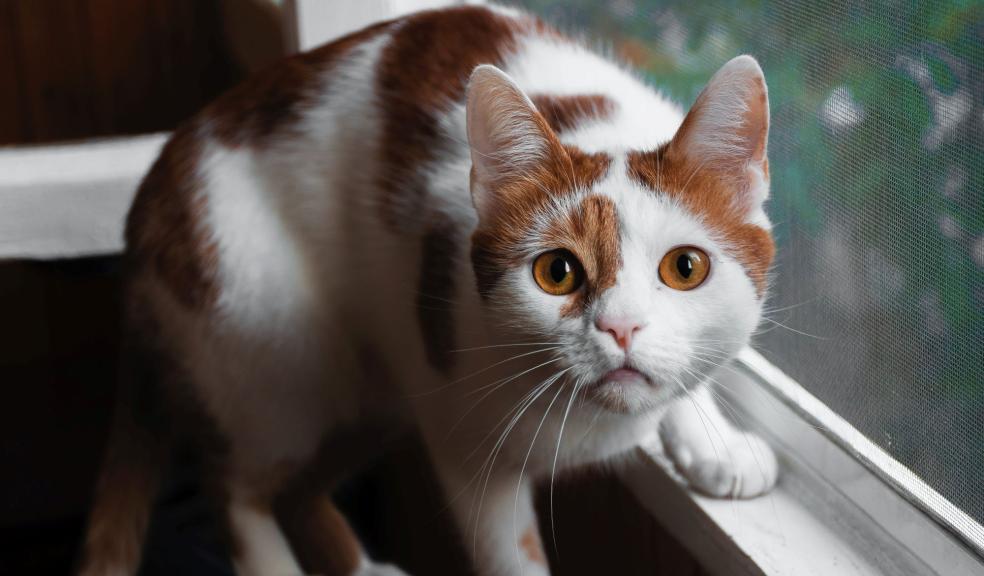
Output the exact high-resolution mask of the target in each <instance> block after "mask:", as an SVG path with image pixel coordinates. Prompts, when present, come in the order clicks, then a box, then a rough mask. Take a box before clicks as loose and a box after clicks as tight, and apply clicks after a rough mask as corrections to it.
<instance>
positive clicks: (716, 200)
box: [628, 128, 775, 296]
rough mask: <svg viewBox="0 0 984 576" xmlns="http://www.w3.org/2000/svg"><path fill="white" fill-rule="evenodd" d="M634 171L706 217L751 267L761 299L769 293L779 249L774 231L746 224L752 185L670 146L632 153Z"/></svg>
mask: <svg viewBox="0 0 984 576" xmlns="http://www.w3.org/2000/svg"><path fill="white" fill-rule="evenodd" d="M683 129H684V128H681V129H680V130H681V131H682V130H683ZM628 166H629V175H630V176H631V177H632V178H634V179H635V180H637V181H638V182H640V183H642V184H643V185H645V186H647V187H648V188H650V189H651V190H653V191H654V192H659V193H665V194H667V195H669V196H670V197H671V198H674V199H676V200H678V201H679V202H680V203H681V204H683V206H685V207H686V208H687V209H688V210H690V211H691V212H693V213H694V214H696V215H698V216H700V217H701V218H702V219H703V221H704V222H705V223H706V224H707V225H708V226H709V227H710V228H711V230H712V231H714V232H715V233H717V234H718V235H720V237H721V239H722V240H723V241H724V243H725V244H726V246H727V249H728V250H729V252H730V253H731V254H732V256H734V258H735V259H737V260H738V261H739V262H741V264H742V265H743V266H744V267H745V270H746V271H747V273H748V276H749V277H750V278H751V279H752V282H753V283H754V284H755V287H756V290H757V291H758V293H759V296H761V295H763V294H764V293H765V289H766V286H767V284H768V270H769V266H770V265H771V264H772V259H773V257H774V256H775V243H774V242H773V240H772V235H771V234H770V233H769V231H768V230H766V229H764V228H762V227H760V226H756V225H754V224H749V223H748V222H746V221H745V220H746V217H747V215H748V214H747V213H748V208H747V207H746V206H744V205H743V204H742V202H741V201H740V200H738V199H739V198H741V196H742V195H743V194H745V192H746V190H745V189H744V186H747V183H744V182H742V181H741V179H740V178H735V176H734V174H732V173H730V171H722V170H717V169H715V167H714V166H707V165H703V164H701V163H699V162H697V163H695V162H694V161H693V160H691V159H689V158H684V157H682V156H681V155H677V154H673V153H672V150H671V149H670V147H669V146H668V145H665V146H662V147H660V148H659V149H657V150H655V151H651V152H632V153H631V154H629V157H628Z"/></svg>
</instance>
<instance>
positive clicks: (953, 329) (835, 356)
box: [521, 0, 984, 522]
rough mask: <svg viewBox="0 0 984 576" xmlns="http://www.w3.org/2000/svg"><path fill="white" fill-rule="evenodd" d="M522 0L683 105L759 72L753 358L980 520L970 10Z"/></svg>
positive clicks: (980, 102) (981, 419)
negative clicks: (765, 249) (765, 265)
mask: <svg viewBox="0 0 984 576" xmlns="http://www.w3.org/2000/svg"><path fill="white" fill-rule="evenodd" d="M521 4H523V5H525V7H527V8H528V9H530V10H532V11H534V12H536V13H539V14H540V15H542V16H544V17H545V18H546V19H547V20H549V21H551V22H553V23H555V24H557V25H559V26H560V27H561V28H563V29H565V30H572V31H580V32H586V33H587V34H588V35H589V37H590V38H591V39H594V40H596V41H598V42H600V43H602V45H608V46H610V48H611V50H612V52H613V53H615V54H616V55H617V56H619V57H620V58H622V59H624V60H627V61H629V62H630V63H632V64H633V65H634V66H635V67H637V68H639V69H640V70H643V71H645V72H646V73H647V74H648V75H649V77H650V78H651V79H652V81H653V82H654V83H655V84H656V85H657V86H659V87H662V88H663V89H664V91H665V92H666V93H668V94H669V95H670V96H672V97H673V98H674V99H676V100H677V101H678V102H680V103H681V104H683V105H684V106H689V105H690V103H691V102H693V99H694V98H695V97H696V95H697V93H698V92H699V90H700V88H701V87H702V85H703V83H704V82H706V81H707V79H708V78H709V77H710V76H711V75H712V74H713V73H714V71H715V70H716V69H717V68H718V67H719V66H720V65H721V64H723V63H724V62H726V61H727V60H728V59H730V58H731V57H733V56H735V55H737V54H741V53H748V54H752V55H754V56H755V57H757V58H758V59H759V60H760V62H761V64H762V67H763V69H764V70H765V73H766V77H767V79H768V83H769V90H770V98H771V105H772V133H771V140H770V144H769V155H770V168H771V173H772V199H771V203H770V207H769V211H770V214H771V217H772V221H773V222H774V223H775V235H776V239H777V241H778V244H779V253H778V260H777V263H776V266H775V270H774V273H775V279H774V282H773V288H772V296H771V298H770V300H769V303H768V308H769V310H770V311H769V313H768V314H767V315H768V319H767V320H765V321H764V322H763V326H762V329H761V330H760V333H759V335H758V336H757V338H756V347H757V348H758V349H759V350H760V351H761V352H762V353H763V354H764V355H765V356H766V357H768V358H769V359H770V360H771V361H772V362H774V363H775V364H776V365H778V366H779V367H781V368H782V369H784V370H785V371H786V372H787V373H788V374H790V375H791V376H793V377H794V378H796V379H797V380H798V381H799V382H800V383H802V384H803V385H804V386H806V387H807V388H808V389H809V390H810V392H812V393H813V394H814V395H816V396H817V397H819V398H820V399H821V400H823V401H824V402H825V403H827V404H828V405H829V406H830V407H831V408H832V409H834V410H836V411H837V412H838V413H839V414H841V415H842V416H843V417H844V418H846V419H847V420H848V421H849V422H851V423H852V424H853V425H854V426H856V427H857V428H858V429H860V430H861V431H862V432H864V433H865V434H866V435H867V436H868V437H869V438H870V439H871V440H872V441H874V442H876V443H877V444H879V445H880V446H881V447H882V448H883V449H885V450H886V451H887V452H889V453H890V454H892V455H893V456H894V457H895V458H896V459H898V460H899V461H900V462H901V463H903V464H904V465H906V466H908V467H909V468H910V469H912V470H913V471H914V472H915V473H917V474H918V475H919V476H920V477H922V478H923V480H924V481H926V482H927V483H928V484H930V485H931V486H932V487H933V488H935V489H936V490H937V491H938V492H940V493H941V494H942V495H943V496H944V497H946V498H948V499H949V500H950V501H951V502H953V503H954V504H956V505H958V506H959V507H961V508H962V509H963V510H964V511H965V512H967V513H968V514H969V515H970V516H972V517H973V518H975V519H976V520H977V521H978V522H981V521H984V73H982V72H984V70H982V69H984V2H982V1H981V0H976V1H974V0H959V1H952V2H944V1H934V0H927V1H921V2H916V1H906V2H861V1H847V0H845V1H838V0H812V1H809V2H805V1H804V2H788V1H786V2H783V1H774V0H732V1H720V0H716V1H700V2H695V1H693V0H646V1H639V2H631V1H626V0H612V1H602V0H579V1H571V0H563V1H560V0H557V1H555V0H527V1H526V2H522V3H521Z"/></svg>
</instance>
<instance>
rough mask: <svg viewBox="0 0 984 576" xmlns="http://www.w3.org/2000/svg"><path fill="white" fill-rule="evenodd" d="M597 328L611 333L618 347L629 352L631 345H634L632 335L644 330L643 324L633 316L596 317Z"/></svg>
mask: <svg viewBox="0 0 984 576" xmlns="http://www.w3.org/2000/svg"><path fill="white" fill-rule="evenodd" d="M595 328H597V329H598V330H601V331H602V332H608V333H609V334H611V335H612V338H614V339H615V343H616V344H618V347H619V348H621V349H622V350H625V351H626V352H628V350H629V347H630V346H632V337H633V336H635V333H636V332H638V331H639V330H642V325H641V324H640V323H639V322H638V321H636V320H634V319H632V318H605V317H600V318H597V319H595Z"/></svg>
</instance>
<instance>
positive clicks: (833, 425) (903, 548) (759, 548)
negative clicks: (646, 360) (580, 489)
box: [624, 349, 984, 576]
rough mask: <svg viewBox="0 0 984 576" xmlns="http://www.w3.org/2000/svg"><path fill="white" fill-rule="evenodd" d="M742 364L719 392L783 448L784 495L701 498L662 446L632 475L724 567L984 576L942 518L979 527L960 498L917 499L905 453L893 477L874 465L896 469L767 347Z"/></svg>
mask: <svg viewBox="0 0 984 576" xmlns="http://www.w3.org/2000/svg"><path fill="white" fill-rule="evenodd" d="M735 365H736V366H737V367H738V368H737V369H735V368H734V367H729V368H728V369H725V370H721V371H719V372H718V374H716V375H715V378H716V379H717V380H718V382H720V384H719V385H718V386H717V387H716V392H717V394H719V395H721V396H722V397H723V399H724V403H725V405H726V406H727V407H728V409H729V410H733V411H734V412H735V413H736V419H737V423H738V424H739V425H740V426H742V427H745V428H751V429H753V430H755V431H756V432H758V433H759V434H761V435H762V436H763V437H765V438H766V439H767V440H768V441H769V443H770V444H771V445H772V446H773V447H774V448H775V449H776V452H777V455H778V456H779V461H780V467H781V471H780V480H779V484H778V486H777V487H776V488H775V490H774V491H773V492H772V493H770V494H769V495H767V496H765V497H762V498H758V499H755V500H747V501H730V500H711V499H707V498H703V497H700V496H697V495H694V494H692V493H689V492H687V491H685V490H683V489H682V488H680V487H678V486H676V485H675V484H673V483H672V482H671V481H670V480H669V477H668V476H667V475H666V474H665V472H663V468H664V467H665V466H667V461H666V458H665V456H663V455H662V453H661V446H660V445H659V444H658V442H654V443H652V444H651V445H650V446H649V447H648V448H647V449H645V450H640V455H641V463H640V464H638V465H637V466H635V467H634V468H630V469H629V470H628V472H627V473H626V474H625V475H624V478H625V480H626V483H627V485H628V486H629V488H630V489H632V491H633V492H634V493H635V495H636V496H637V497H638V498H639V500H640V502H641V503H642V504H643V505H644V506H645V507H646V508H647V509H648V510H649V511H650V512H651V513H652V514H653V515H654V516H655V517H656V518H657V519H658V520H659V521H660V522H661V523H663V524H664V525H665V526H666V527H667V528H668V529H670V530H671V531H672V532H673V534H674V535H675V536H676V537H677V538H678V539H679V540H680V541H681V542H682V543H683V544H684V545H685V546H686V547H687V548H688V549H690V550H691V552H692V553H693V554H694V555H695V557H697V558H700V559H701V562H702V563H704V564H705V565H706V566H707V567H708V568H709V569H710V570H711V571H712V572H713V573H715V574H721V575H728V576H730V575H733V574H767V575H780V574H781V575H787V574H796V575H799V574H806V575H814V574H815V575H827V574H837V575H842V574H844V575H855V576H858V575H876V574H877V575H893V576H895V575H897V576H903V575H905V576H909V575H919V574H946V575H948V576H949V575H954V576H971V575H977V574H984V560H982V558H981V557H980V556H978V555H977V554H975V552H974V550H973V546H972V545H971V541H968V540H967V539H966V538H963V537H962V536H961V535H960V534H957V533H956V532H955V531H954V530H953V527H952V526H950V525H949V523H948V522H941V520H949V522H952V521H954V520H959V521H970V522H973V521H972V520H969V519H968V518H966V515H965V514H963V513H962V512H959V511H957V512H955V511H954V508H955V507H953V505H952V504H950V503H949V502H946V505H945V506H939V502H938V501H937V500H935V499H929V500H926V501H920V499H918V498H916V499H914V498H912V495H911V493H907V492H906V490H908V489H915V490H917V491H918V490H931V489H930V488H928V486H925V484H924V483H922V481H921V480H919V479H918V477H915V475H914V474H912V473H911V471H908V470H907V469H904V471H903V470H899V467H901V464H899V463H898V462H896V461H895V460H892V461H891V462H892V463H891V464H889V465H887V466H886V467H885V468H884V470H885V471H886V472H887V474H888V476H886V477H883V475H882V474H879V473H876V472H875V471H873V469H872V468H871V466H872V463H871V460H874V461H875V462H876V464H878V465H884V464H885V463H884V462H880V463H879V462H877V458H878V457H877V456H874V457H872V452H871V450H872V449H874V450H879V451H880V449H878V448H877V446H866V443H870V441H869V440H867V438H865V437H864V436H863V435H862V434H861V433H860V432H858V431H857V430H856V429H855V428H853V427H852V426H850V425H849V424H848V423H847V422H846V421H843V419H842V418H840V416H838V415H837V414H836V413H834V412H833V411H831V410H830V409H829V408H828V407H827V406H825V405H823V404H822V403H820V402H819V401H818V400H817V399H816V398H814V397H813V396H812V395H810V394H809V393H808V392H807V391H806V390H804V389H803V388H802V387H801V386H800V385H799V384H797V383H796V382H795V381H793V380H791V379H789V377H788V376H786V375H785V374H782V373H781V372H780V371H778V369H777V368H775V366H773V365H772V364H771V363H769V362H768V361H767V360H766V359H765V358H763V357H762V356H761V355H759V354H758V353H757V352H755V351H753V350H751V349H746V350H744V351H742V353H741V354H740V355H739V358H738V361H737V362H736V363H735ZM885 457H888V456H887V455H886V456H885ZM910 476H911V477H910ZM899 479H901V480H902V481H901V482H900V481H899ZM920 484H922V486H920ZM933 494H936V493H935V492H933ZM937 496H938V497H939V498H940V499H941V500H942V497H941V496H939V495H938V494H937ZM944 502H945V500H944ZM924 506H932V507H933V508H932V510H927V509H926V508H924ZM942 516H948V518H941V517H942Z"/></svg>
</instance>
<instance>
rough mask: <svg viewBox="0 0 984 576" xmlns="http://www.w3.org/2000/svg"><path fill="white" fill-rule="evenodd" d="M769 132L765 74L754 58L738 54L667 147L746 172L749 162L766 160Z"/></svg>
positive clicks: (673, 152)
mask: <svg viewBox="0 0 984 576" xmlns="http://www.w3.org/2000/svg"><path fill="white" fill-rule="evenodd" d="M768 135H769V97H768V88H767V87H766V84H765V77H764V75H763V74H762V69H761V68H759V65H758V63H757V62H755V60H754V59H753V58H751V57H749V56H739V57H737V58H734V59H732V60H731V61H730V62H728V63H727V64H725V65H724V66H723V67H722V68H721V70H719V71H718V72H717V73H716V74H715V75H714V77H713V78H711V81H710V82H708V84H707V87H705V88H704V90H703V92H701V94H700V96H698V97H697V101H696V102H695V103H694V106H693V108H691V110H690V112H689V113H688V114H687V117H686V118H685V119H684V121H683V124H681V126H680V129H679V130H678V131H677V134H676V136H674V138H673V141H672V142H671V143H670V150H669V151H670V154H671V155H672V156H677V157H683V158H689V159H691V160H693V161H695V162H700V163H705V164H710V165H711V166H714V167H717V169H722V168H723V169H729V170H731V169H737V170H743V169H744V168H745V167H746V166H748V165H749V164H750V163H760V164H764V163H765V160H766V148H767V143H768ZM763 168H764V166H763ZM763 172H764V170H763Z"/></svg>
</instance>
